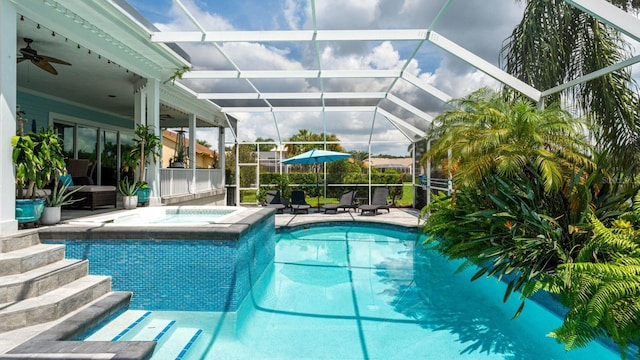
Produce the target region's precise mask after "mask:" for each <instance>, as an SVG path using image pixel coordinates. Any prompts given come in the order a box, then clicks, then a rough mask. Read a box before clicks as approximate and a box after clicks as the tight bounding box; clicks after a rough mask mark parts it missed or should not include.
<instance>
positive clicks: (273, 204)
mask: <svg viewBox="0 0 640 360" xmlns="http://www.w3.org/2000/svg"><path fill="white" fill-rule="evenodd" d="M264 206H266V207H270V208H274V209H276V214H282V213H283V212H284V209H285V208H286V207H287V206H286V205H285V204H284V203H283V202H282V198H281V197H280V191H273V190H272V191H267V200H266V201H265V203H264Z"/></svg>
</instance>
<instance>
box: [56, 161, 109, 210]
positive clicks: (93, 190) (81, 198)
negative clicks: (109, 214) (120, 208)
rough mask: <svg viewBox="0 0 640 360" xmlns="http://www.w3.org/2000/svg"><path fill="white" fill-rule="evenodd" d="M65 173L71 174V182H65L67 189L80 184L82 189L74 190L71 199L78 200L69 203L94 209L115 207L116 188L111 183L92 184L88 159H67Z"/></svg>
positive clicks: (74, 187)
mask: <svg viewBox="0 0 640 360" xmlns="http://www.w3.org/2000/svg"><path fill="white" fill-rule="evenodd" d="M66 165H67V173H69V174H70V175H71V179H72V182H71V183H67V185H69V188H68V189H69V190H73V189H76V188H78V187H79V186H82V189H80V190H78V191H76V192H75V193H74V194H73V196H72V199H74V200H78V201H77V202H76V203H74V204H73V205H71V206H72V207H77V208H85V207H88V208H91V210H92V211H93V210H95V209H96V207H98V206H113V207H117V198H118V197H117V189H116V187H115V186H111V185H93V180H92V179H91V173H93V168H92V169H91V171H89V160H88V159H67V161H66Z"/></svg>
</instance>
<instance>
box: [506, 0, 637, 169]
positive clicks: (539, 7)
mask: <svg viewBox="0 0 640 360" xmlns="http://www.w3.org/2000/svg"><path fill="white" fill-rule="evenodd" d="M610 2H611V3H613V4H614V5H616V6H619V7H621V8H623V9H625V10H627V9H632V8H635V9H638V8H639V6H640V3H639V2H638V1H636V0H634V1H628V0H611V1H610ZM502 52H503V58H504V62H505V68H506V71H508V72H509V73H510V74H512V75H514V76H516V77H518V78H519V79H521V80H523V81H524V82H526V83H527V84H531V85H532V86H534V87H535V88H537V89H540V90H548V89H552V88H554V87H556V86H558V85H560V84H563V83H566V82H567V81H569V80H573V79H577V78H579V77H581V76H584V75H587V74H590V73H593V72H595V71H597V70H600V69H602V68H606V67H607V66H610V65H613V64H617V63H620V62H622V61H624V60H625V59H627V58H629V54H630V46H629V45H628V44H627V43H626V42H625V41H624V38H622V36H621V35H620V33H619V32H618V31H617V30H615V29H613V28H612V27H610V26H608V25H606V24H604V23H602V22H600V21H599V20H598V19H596V18H595V17H593V16H591V15H589V14H587V13H585V12H583V11H581V10H579V9H577V8H575V7H574V6H572V5H571V4H569V3H568V2H566V1H563V0H527V1H526V9H525V13H524V17H523V19H522V21H521V22H520V24H518V25H517V26H516V27H515V29H514V30H513V32H512V34H511V36H510V37H509V38H508V39H507V41H506V43H505V46H504V48H503V50H502ZM561 95H563V96H565V98H568V99H569V101H571V102H572V103H574V104H575V105H576V106H578V107H579V108H580V109H581V110H582V112H583V113H584V114H586V115H587V118H588V119H589V120H590V122H591V123H592V125H593V126H592V130H593V134H594V135H595V137H596V138H597V139H598V144H597V145H598V148H599V150H600V151H605V152H610V153H612V155H613V156H612V157H611V159H610V161H611V162H612V163H613V165H617V167H618V168H622V169H625V168H626V167H628V165H629V164H634V163H636V162H637V160H638V159H637V153H638V149H639V148H640V142H639V140H638V136H637V133H638V126H639V125H640V119H639V118H638V104H640V102H639V100H640V97H639V95H638V89H637V86H636V84H635V82H634V80H633V78H632V77H631V72H630V68H623V69H621V70H618V71H615V72H612V73H609V74H606V75H602V76H599V77H597V78H595V79H592V80H590V81H587V82H583V83H580V84H578V85H576V86H573V87H570V88H568V89H566V90H565V91H564V92H562V93H560V92H556V93H553V94H552V95H549V96H548V98H547V99H545V101H547V102H557V101H559V100H560V96H561ZM636 170H637V169H636Z"/></svg>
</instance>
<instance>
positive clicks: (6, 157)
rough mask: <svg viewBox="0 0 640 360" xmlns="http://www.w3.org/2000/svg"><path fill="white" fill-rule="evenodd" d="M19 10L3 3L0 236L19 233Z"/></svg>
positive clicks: (4, 0)
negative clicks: (16, 173) (15, 139)
mask: <svg viewBox="0 0 640 360" xmlns="http://www.w3.org/2000/svg"><path fill="white" fill-rule="evenodd" d="M16 16H17V15H16V9H15V7H14V5H13V4H12V3H11V1H9V0H0V24H2V31H1V32H0V136H1V137H0V236H4V235H9V234H12V233H15V232H17V231H18V221H17V220H16V219H15V217H16V192H15V176H14V168H13V160H12V158H11V156H12V152H13V147H12V146H11V137H12V136H13V135H15V133H16V49H17V46H18V44H17V36H18V35H17V30H16Z"/></svg>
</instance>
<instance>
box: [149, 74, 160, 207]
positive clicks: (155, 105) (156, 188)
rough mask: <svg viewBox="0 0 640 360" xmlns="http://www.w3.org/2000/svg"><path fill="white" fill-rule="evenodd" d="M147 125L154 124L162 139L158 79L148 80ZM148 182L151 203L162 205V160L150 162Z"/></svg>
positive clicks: (154, 129) (154, 128) (157, 134)
mask: <svg viewBox="0 0 640 360" xmlns="http://www.w3.org/2000/svg"><path fill="white" fill-rule="evenodd" d="M147 125H151V126H153V131H154V132H155V134H156V136H158V137H160V139H162V132H161V130H160V81H159V80H158V79H148V80H147ZM147 182H148V183H149V188H150V189H151V194H150V195H149V205H151V206H153V205H160V203H161V202H162V201H161V198H160V161H156V162H155V164H149V168H148V169H147Z"/></svg>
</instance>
